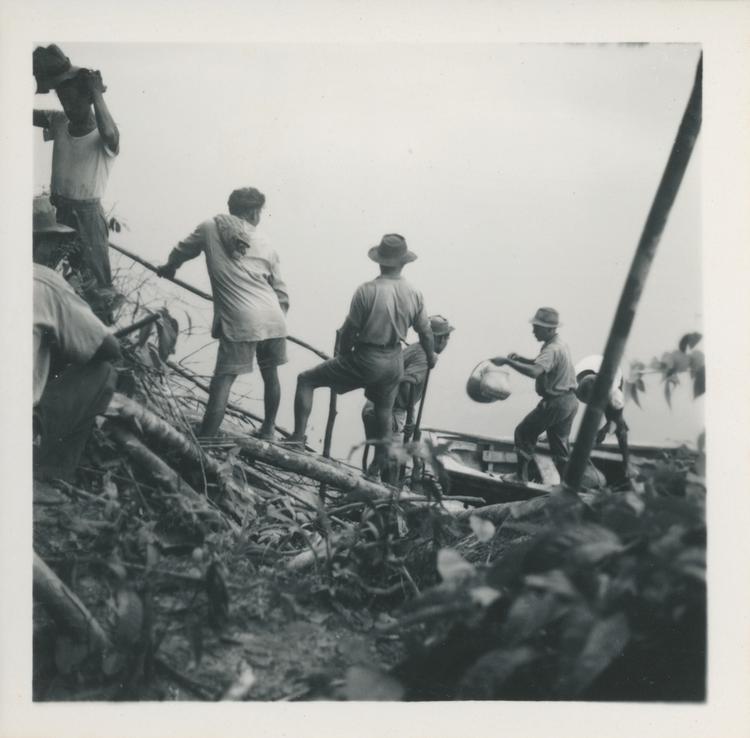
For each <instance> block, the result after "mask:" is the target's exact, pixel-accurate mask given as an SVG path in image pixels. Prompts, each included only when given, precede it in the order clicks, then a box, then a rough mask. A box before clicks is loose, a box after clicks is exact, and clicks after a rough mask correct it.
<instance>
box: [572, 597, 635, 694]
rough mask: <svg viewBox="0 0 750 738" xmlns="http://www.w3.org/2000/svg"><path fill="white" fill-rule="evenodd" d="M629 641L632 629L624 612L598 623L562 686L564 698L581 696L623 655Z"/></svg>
mask: <svg viewBox="0 0 750 738" xmlns="http://www.w3.org/2000/svg"><path fill="white" fill-rule="evenodd" d="M629 640H630V628H629V626H628V620H627V618H626V617H625V615H624V614H623V613H621V612H618V613H616V614H615V615H612V616H611V617H609V618H606V619H605V620H599V621H597V622H596V623H595V624H594V626H593V628H592V629H591V632H590V634H589V636H588V638H587V640H586V644H585V645H584V647H583V650H582V651H581V653H580V654H579V656H578V659H577V660H576V663H575V666H574V667H573V670H572V672H571V673H570V674H568V675H567V677H566V678H564V680H563V682H562V683H561V692H562V695H561V696H571V697H572V696H576V695H580V694H581V693H582V692H583V691H584V690H585V689H587V688H588V687H589V686H590V685H591V684H592V682H593V681H594V680H595V679H596V678H597V677H598V676H599V675H600V674H601V673H602V672H603V671H604V670H605V669H606V668H607V667H608V666H609V665H610V664H611V663H612V661H614V659H616V658H617V657H618V656H619V655H621V654H622V652H623V650H624V649H625V646H627V644H628V641H629Z"/></svg>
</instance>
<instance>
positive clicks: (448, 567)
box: [437, 548, 476, 584]
mask: <svg viewBox="0 0 750 738" xmlns="http://www.w3.org/2000/svg"><path fill="white" fill-rule="evenodd" d="M437 570H438V573H439V574H440V576H441V578H442V579H443V581H444V582H447V583H450V584H457V583H459V582H461V581H463V580H465V579H467V578H468V577H471V576H473V575H474V574H476V569H475V568H474V565H473V564H470V563H469V562H468V561H467V560H466V559H465V558H464V557H463V556H461V554H460V553H458V552H457V551H454V550H453V549H452V548H441V549H440V550H439V551H438V555H437Z"/></svg>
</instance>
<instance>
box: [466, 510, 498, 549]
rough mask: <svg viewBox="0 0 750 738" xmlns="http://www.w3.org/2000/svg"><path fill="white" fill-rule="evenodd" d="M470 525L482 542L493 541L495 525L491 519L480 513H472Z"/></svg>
mask: <svg viewBox="0 0 750 738" xmlns="http://www.w3.org/2000/svg"><path fill="white" fill-rule="evenodd" d="M469 525H470V526H471V530H472V531H473V533H474V535H475V536H476V537H477V540H478V541H479V542H480V543H487V541H491V540H492V537H493V536H494V535H495V526H494V524H493V523H492V521H491V520H484V519H482V518H480V517H479V516H478V515H472V516H471V517H470V518H469Z"/></svg>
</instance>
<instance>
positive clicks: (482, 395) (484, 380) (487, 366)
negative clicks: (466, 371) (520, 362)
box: [466, 360, 510, 402]
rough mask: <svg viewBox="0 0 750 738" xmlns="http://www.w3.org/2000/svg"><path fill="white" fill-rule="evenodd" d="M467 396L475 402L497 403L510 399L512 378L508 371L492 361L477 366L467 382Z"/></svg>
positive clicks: (482, 362)
mask: <svg viewBox="0 0 750 738" xmlns="http://www.w3.org/2000/svg"><path fill="white" fill-rule="evenodd" d="M466 394H468V395H469V397H471V399H472V400H474V402H496V401H497V400H505V399H507V398H508V397H510V378H509V374H508V372H507V370H505V369H502V368H501V367H498V366H495V365H494V364H493V363H492V362H491V361H489V360H487V361H481V362H479V364H477V365H476V366H475V367H474V369H473V371H472V372H471V376H470V377H469V379H468V381H467V382H466Z"/></svg>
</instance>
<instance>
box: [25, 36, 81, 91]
mask: <svg viewBox="0 0 750 738" xmlns="http://www.w3.org/2000/svg"><path fill="white" fill-rule="evenodd" d="M32 61H33V71H34V78H35V79H36V91H37V93H45V92H49V91H50V90H54V89H55V88H56V87H58V86H59V85H61V84H62V83H63V82H67V81H68V80H69V79H73V78H74V77H75V76H77V75H78V73H79V72H80V71H81V69H82V67H76V66H74V65H73V64H71V63H70V59H69V58H68V57H67V56H65V54H64V53H63V50H62V49H61V48H60V47H59V46H57V45H56V44H50V45H49V46H38V47H37V48H36V49H34V54H33V59H32Z"/></svg>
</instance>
